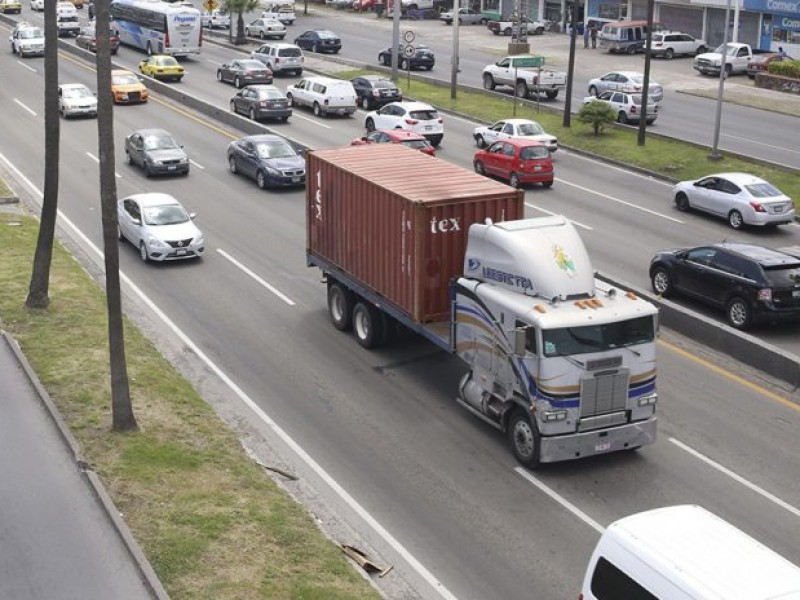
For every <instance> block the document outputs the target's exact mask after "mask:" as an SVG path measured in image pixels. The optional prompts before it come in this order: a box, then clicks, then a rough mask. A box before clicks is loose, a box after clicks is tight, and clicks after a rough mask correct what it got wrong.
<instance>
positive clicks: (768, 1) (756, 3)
mask: <svg viewBox="0 0 800 600" xmlns="http://www.w3.org/2000/svg"><path fill="white" fill-rule="evenodd" d="M744 9H745V10H748V11H752V12H765V13H773V14H781V13H782V14H784V15H799V16H800V2H797V1H795V0H744Z"/></svg>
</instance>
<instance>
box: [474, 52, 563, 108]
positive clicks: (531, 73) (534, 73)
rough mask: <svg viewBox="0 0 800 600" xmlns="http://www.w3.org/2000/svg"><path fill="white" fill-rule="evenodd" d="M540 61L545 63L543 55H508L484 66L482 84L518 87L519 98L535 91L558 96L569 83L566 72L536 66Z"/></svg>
mask: <svg viewBox="0 0 800 600" xmlns="http://www.w3.org/2000/svg"><path fill="white" fill-rule="evenodd" d="M539 64H544V58H543V57H541V56H532V55H529V54H520V55H518V56H507V57H505V58H504V59H502V60H500V61H498V62H496V63H495V64H493V65H488V66H487V67H485V68H484V69H483V87H484V89H487V90H493V89H495V87H497V86H499V85H504V86H508V87H510V88H513V89H516V95H517V96H518V97H520V98H527V97H529V96H531V95H533V94H536V95H538V96H541V95H545V96H547V99H548V100H555V99H556V97H557V96H558V92H559V90H561V89H563V88H564V87H565V86H566V85H567V74H566V73H564V72H563V71H551V70H550V69H544V68H540V67H538V66H537V65H539Z"/></svg>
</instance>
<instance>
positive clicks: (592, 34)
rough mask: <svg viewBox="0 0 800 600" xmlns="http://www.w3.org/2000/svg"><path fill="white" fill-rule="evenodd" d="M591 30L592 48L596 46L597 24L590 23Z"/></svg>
mask: <svg viewBox="0 0 800 600" xmlns="http://www.w3.org/2000/svg"><path fill="white" fill-rule="evenodd" d="M591 30H592V31H591V37H592V48H597V25H595V24H594V23H592V27H591Z"/></svg>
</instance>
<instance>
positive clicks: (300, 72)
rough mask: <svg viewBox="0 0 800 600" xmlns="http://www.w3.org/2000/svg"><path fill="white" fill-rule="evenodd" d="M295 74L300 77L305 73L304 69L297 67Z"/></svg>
mask: <svg viewBox="0 0 800 600" xmlns="http://www.w3.org/2000/svg"><path fill="white" fill-rule="evenodd" d="M294 74H295V76H296V77H300V75H302V74H303V69H295V70H294Z"/></svg>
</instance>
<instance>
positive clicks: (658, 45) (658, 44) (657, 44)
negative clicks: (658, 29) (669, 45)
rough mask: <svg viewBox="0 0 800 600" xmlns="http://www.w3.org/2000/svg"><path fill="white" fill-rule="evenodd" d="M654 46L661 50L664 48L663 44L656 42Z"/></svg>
mask: <svg viewBox="0 0 800 600" xmlns="http://www.w3.org/2000/svg"><path fill="white" fill-rule="evenodd" d="M653 46H655V47H656V48H660V47H661V46H663V44H662V43H661V42H655V43H654V44H653Z"/></svg>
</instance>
